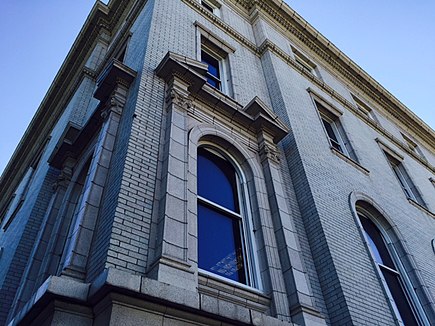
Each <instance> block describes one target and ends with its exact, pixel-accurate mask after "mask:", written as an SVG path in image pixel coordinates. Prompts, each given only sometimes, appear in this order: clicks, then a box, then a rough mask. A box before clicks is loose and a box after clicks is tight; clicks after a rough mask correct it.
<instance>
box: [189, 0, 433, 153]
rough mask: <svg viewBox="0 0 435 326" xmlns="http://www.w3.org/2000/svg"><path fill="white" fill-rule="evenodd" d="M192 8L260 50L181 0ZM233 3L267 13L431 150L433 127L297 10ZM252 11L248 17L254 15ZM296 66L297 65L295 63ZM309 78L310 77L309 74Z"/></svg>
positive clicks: (273, 1)
mask: <svg viewBox="0 0 435 326" xmlns="http://www.w3.org/2000/svg"><path fill="white" fill-rule="evenodd" d="M182 1H183V2H185V3H186V4H188V5H189V6H191V7H192V8H194V9H195V10H196V11H198V12H201V14H203V15H204V16H206V17H207V18H208V19H209V20H211V21H212V22H213V23H214V24H215V25H217V26H219V27H220V28H221V29H222V30H224V31H225V32H227V33H228V34H230V35H231V36H233V37H234V38H235V39H236V40H237V41H239V42H240V43H242V44H244V45H245V46H247V47H248V48H249V49H250V50H251V51H253V52H254V53H256V54H257V55H258V54H260V53H262V52H263V51H262V49H261V45H260V47H257V45H256V44H254V43H253V42H251V41H249V40H248V39H247V38H245V37H244V36H243V35H241V34H240V33H238V32H237V31H236V30H234V29H233V28H232V27H231V26H229V25H228V24H226V23H224V22H223V21H222V20H221V19H220V18H219V17H217V16H215V15H213V14H212V13H210V12H208V11H207V10H205V9H204V8H202V6H201V5H200V4H199V3H198V1H195V0H182ZM232 2H234V3H235V4H237V5H238V6H240V7H243V8H244V9H245V10H246V11H247V12H253V11H254V9H256V10H258V11H260V12H262V13H263V14H266V15H268V16H269V17H271V18H272V20H273V21H274V22H276V23H278V24H279V25H280V26H281V27H282V28H283V29H284V30H285V31H287V32H289V33H290V34H292V35H293V36H294V37H296V39H297V40H298V41H299V43H301V44H302V45H303V46H305V47H307V48H308V49H309V50H310V51H311V53H312V54H314V55H315V56H317V57H318V58H320V59H321V61H322V62H324V63H326V64H327V65H328V66H329V67H330V69H332V70H333V71H334V73H337V72H338V73H339V74H340V75H341V77H342V78H343V79H344V80H346V81H348V82H349V83H350V84H352V85H353V86H354V87H356V89H359V90H360V91H361V92H362V93H364V94H366V95H367V96H368V97H370V98H371V99H372V100H373V101H374V102H376V103H377V104H378V105H379V106H380V107H382V108H383V109H384V110H385V111H386V112H387V113H388V114H389V115H390V116H391V117H393V118H394V119H395V122H396V123H398V124H402V125H403V126H404V127H405V129H407V130H408V131H411V132H412V133H414V134H415V135H416V136H417V137H419V138H420V139H421V140H423V141H424V142H425V143H426V145H427V146H428V147H431V149H432V150H435V131H433V130H432V129H431V128H430V127H429V126H428V125H426V124H425V123H424V122H423V121H422V120H421V119H420V118H419V117H418V116H416V115H415V114H414V113H413V112H412V111H410V110H409V109H408V108H407V107H406V106H405V105H403V104H402V103H401V102H400V101H399V100H398V99H397V98H395V97H394V96H393V95H392V94H391V93H390V92H388V91H387V90H386V89H385V88H384V87H383V86H381V85H380V84H379V83H378V82H377V81H376V80H375V79H373V78H372V77H371V76H370V75H368V74H367V73H366V72H365V71H364V70H363V69H362V68H361V67H359V66H358V65H357V64H356V63H355V62H353V61H352V60H351V59H350V58H349V57H347V56H346V55H345V54H344V53H343V52H341V51H340V50H339V49H338V48H337V47H336V46H335V45H334V44H332V43H331V42H330V41H329V40H328V39H326V38H325V37H324V36H323V35H322V34H321V33H319V32H318V31H317V30H316V29H315V28H313V27H312V26H311V25H310V24H309V23H308V22H307V21H305V20H304V19H303V18H302V17H301V16H300V15H299V14H298V13H297V12H295V11H294V10H293V9H291V8H290V7H289V6H288V5H287V4H286V3H285V2H284V1H282V0H233V1H232ZM255 17H256V15H254V16H253V17H252V18H255ZM296 68H297V69H300V68H299V67H296ZM310 79H311V78H310Z"/></svg>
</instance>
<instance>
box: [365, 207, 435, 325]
mask: <svg viewBox="0 0 435 326" xmlns="http://www.w3.org/2000/svg"><path fill="white" fill-rule="evenodd" d="M358 217H359V220H360V221H361V225H362V227H363V230H364V235H365V237H366V240H367V244H368V246H369V248H370V252H371V254H372V258H373V260H374V262H375V263H376V265H377V266H378V267H379V271H380V277H381V279H382V283H383V284H384V287H385V290H386V293H387V295H388V297H389V299H390V302H391V306H392V308H393V310H394V313H395V315H396V317H397V320H398V322H399V324H401V325H429V324H428V322H427V319H426V317H425V316H424V312H422V309H421V307H420V309H418V305H419V304H418V302H417V301H418V300H417V299H416V297H415V293H411V291H412V286H411V285H410V284H409V281H408V280H407V277H406V275H404V274H403V273H404V272H403V273H402V269H401V268H400V267H399V265H398V264H400V262H399V258H398V257H396V256H397V255H396V254H395V252H393V251H391V250H389V248H388V245H387V244H388V242H387V239H386V237H385V235H384V234H383V232H381V230H380V229H379V228H378V226H377V225H376V224H375V223H374V222H373V221H372V220H371V219H370V218H368V217H367V216H366V214H364V213H361V212H358Z"/></svg>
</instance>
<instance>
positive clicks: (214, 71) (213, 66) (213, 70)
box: [201, 50, 222, 90]
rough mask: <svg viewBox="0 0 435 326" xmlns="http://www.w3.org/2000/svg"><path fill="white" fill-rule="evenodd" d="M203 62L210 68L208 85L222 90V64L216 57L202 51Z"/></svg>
mask: <svg viewBox="0 0 435 326" xmlns="http://www.w3.org/2000/svg"><path fill="white" fill-rule="evenodd" d="M201 62H203V63H205V64H206V65H207V66H208V72H207V83H209V84H210V85H211V86H213V87H214V88H217V89H219V90H222V81H221V71H222V67H221V66H222V64H221V62H220V60H219V59H218V58H216V57H213V56H212V55H211V54H209V53H208V52H206V51H205V50H201Z"/></svg>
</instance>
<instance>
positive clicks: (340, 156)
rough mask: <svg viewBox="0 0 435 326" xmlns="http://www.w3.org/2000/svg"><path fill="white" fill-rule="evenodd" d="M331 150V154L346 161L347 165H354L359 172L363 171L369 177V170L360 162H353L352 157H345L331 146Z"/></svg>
mask: <svg viewBox="0 0 435 326" xmlns="http://www.w3.org/2000/svg"><path fill="white" fill-rule="evenodd" d="M330 148H331V152H332V153H334V154H335V155H337V156H338V157H339V158H341V159H342V160H344V161H346V162H347V163H349V164H350V165H352V166H353V167H355V168H356V169H358V170H359V171H361V172H362V173H364V174H365V175H369V174H370V171H369V170H367V169H366V168H365V167H363V166H362V165H361V164H359V163H358V162H356V161H354V160H352V159H351V158H350V157H348V156H346V155H344V154H343V153H342V152H340V151H339V150H337V149H335V148H334V147H332V146H331V147H330Z"/></svg>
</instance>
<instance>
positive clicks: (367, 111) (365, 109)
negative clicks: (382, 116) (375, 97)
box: [351, 94, 379, 123]
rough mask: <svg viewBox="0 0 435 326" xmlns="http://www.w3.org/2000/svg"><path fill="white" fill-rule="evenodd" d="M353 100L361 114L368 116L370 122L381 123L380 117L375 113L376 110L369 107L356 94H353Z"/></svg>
mask: <svg viewBox="0 0 435 326" xmlns="http://www.w3.org/2000/svg"><path fill="white" fill-rule="evenodd" d="M351 95H352V98H353V100H354V102H355V104H356V107H357V108H358V110H359V111H360V112H362V113H363V114H364V115H365V116H367V117H368V118H369V119H370V120H372V121H374V122H376V123H379V120H378V117H377V116H376V114H375V113H374V110H373V109H372V108H371V107H370V106H369V105H367V104H366V103H365V102H364V101H363V100H361V99H360V98H358V97H357V96H355V95H354V94H351Z"/></svg>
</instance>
